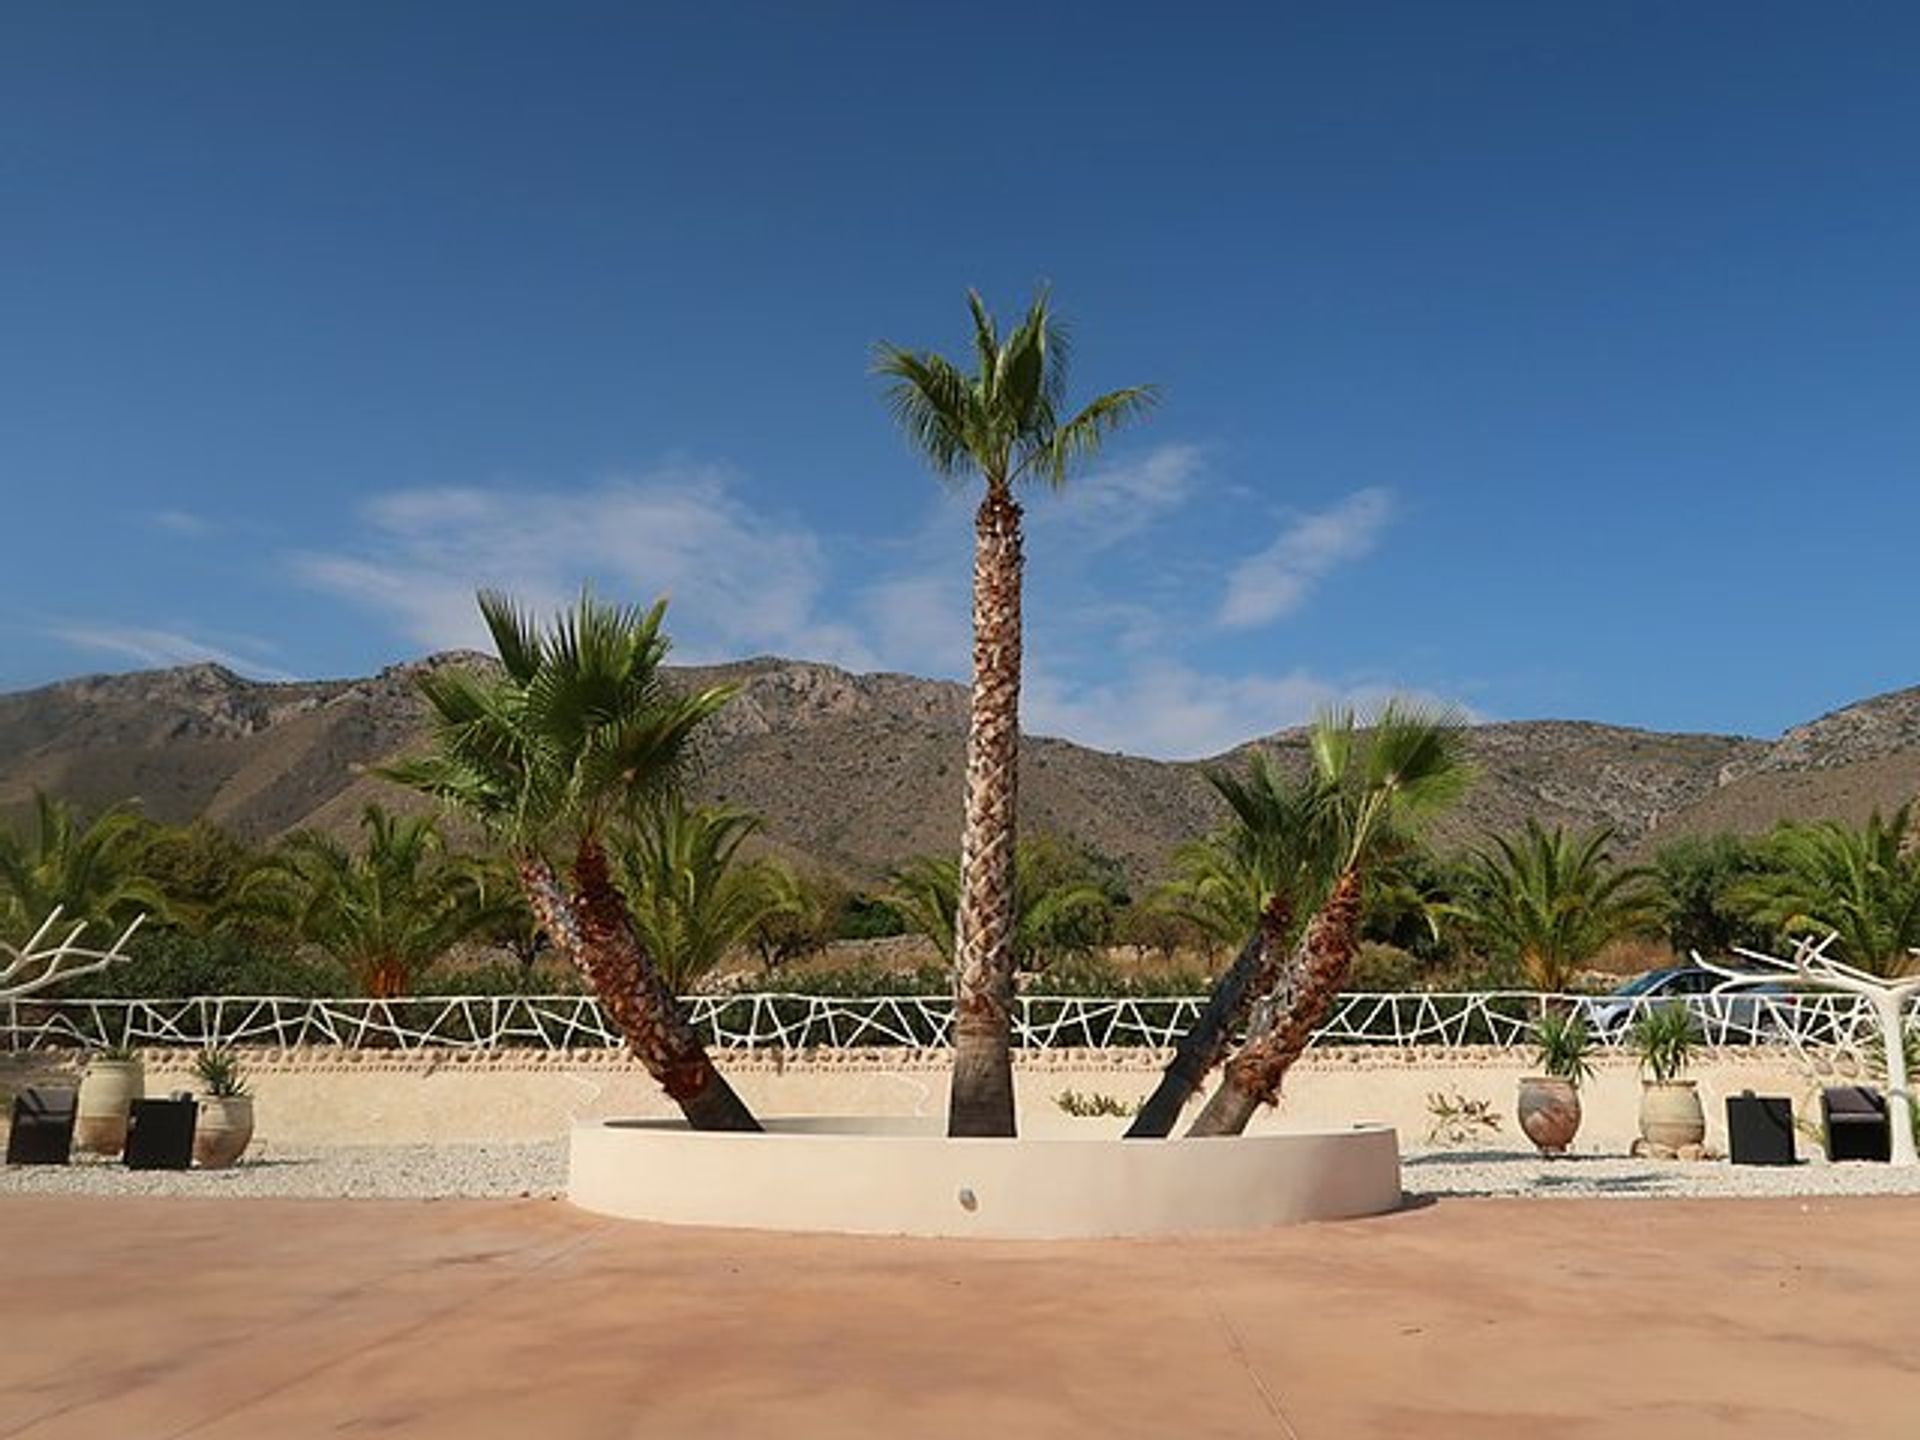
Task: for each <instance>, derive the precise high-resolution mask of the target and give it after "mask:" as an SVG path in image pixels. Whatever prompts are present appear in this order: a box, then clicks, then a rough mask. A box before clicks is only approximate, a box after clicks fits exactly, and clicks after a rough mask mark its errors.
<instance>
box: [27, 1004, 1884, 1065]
mask: <svg viewBox="0 0 1920 1440" xmlns="http://www.w3.org/2000/svg"><path fill="white" fill-rule="evenodd" d="M1202 1003H1203V1001H1202V998H1201V997H1199V996H1182V997H1166V998H1147V997H1133V996H1114V997H1099V996H1071V997H1068V996H1059V997H1055V996H1044V995H1025V996H1022V997H1020V999H1019V1000H1018V1002H1017V1008H1016V1010H1015V1014H1014V1041H1015V1044H1017V1045H1019V1046H1021V1047H1022V1048H1025V1049H1034V1050H1049V1049H1062V1048H1072V1047H1088V1048H1107V1047H1116V1046H1149V1047H1162V1046H1167V1045H1170V1044H1172V1043H1173V1042H1174V1041H1175V1040H1176V1039H1177V1038H1178V1037H1179V1036H1180V1034H1181V1033H1182V1032H1183V1031H1184V1030H1185V1029H1186V1027H1187V1026H1188V1025H1189V1024H1191V1023H1192V1021H1193V1018H1194V1016H1195V1015H1196V1014H1198V1013H1199V1009H1200V1006H1201V1004H1202ZM1663 1003H1670V1002H1664V1001H1657V1000H1656V1001H1647V1000H1644V999H1626V998H1620V997H1613V996H1555V995H1542V994H1537V993H1533V992H1528V991H1474V992H1466V993H1457V994H1429V993H1423V992H1417V991H1408V992H1396V993H1383V994H1358V993H1356V994H1349V995H1343V996H1341V997H1340V1000H1339V1003H1338V1004H1337V1006H1336V1007H1335V1009H1334V1011H1333V1013H1332V1014H1331V1015H1330V1016H1328V1018H1327V1023H1326V1024H1325V1025H1324V1026H1322V1027H1321V1028H1320V1029H1319V1030H1318V1031H1317V1032H1316V1033H1315V1035H1314V1043H1315V1044H1317V1045H1384V1046H1402V1047H1407V1046H1416V1045H1424V1046H1444V1047H1458V1046H1465V1045H1492V1046H1498V1047H1502V1048H1509V1049H1511V1048H1517V1047H1521V1046H1525V1045H1526V1044H1528V1043H1529V1039H1530V1034H1529V1032H1530V1030H1531V1028H1532V1026H1533V1023H1534V1022H1535V1021H1536V1020H1537V1019H1538V1018H1539V1016H1540V1015H1541V1014H1542V1013H1543V1012H1544V1011H1545V1010H1546V1009H1548V1008H1549V1007H1556V1006H1557V1007H1565V1008H1570V1009H1571V1010H1573V1011H1574V1012H1575V1013H1577V1014H1580V1015H1582V1016H1583V1017H1584V1018H1585V1019H1586V1020H1587V1021H1588V1023H1589V1025H1590V1027H1591V1028H1592V1030H1593V1031H1594V1033H1595V1037H1596V1039H1597V1040H1598V1041H1599V1042H1600V1043H1601V1044H1602V1045H1604V1046H1617V1045H1619V1044H1621V1043H1622V1042H1623V1041H1624V1040H1625V1038H1626V1034H1627V1031H1628V1029H1629V1028H1630V1027H1631V1025H1632V1024H1633V1022H1634V1021H1635V1020H1636V1019H1637V1018H1639V1016H1640V1015H1642V1014H1644V1013H1645V1011H1646V1010H1647V1009H1648V1008H1649V1007H1650V1006H1652V1005H1658V1004H1663ZM1684 1003H1686V1004H1687V1005H1688V1007H1689V1008H1690V1009H1692V1011H1693V1012H1694V1015H1695V1016H1696V1018H1697V1019H1698V1020H1699V1021H1700V1028H1701V1032H1702V1036H1703V1039H1704V1041H1705V1043H1706V1044H1707V1045H1708V1046H1709V1047H1710V1048H1715V1049H1718V1048H1722V1047H1726V1046H1746V1045H1756V1044H1760V1045H1783V1046H1787V1047H1791V1048H1796V1049H1837V1050H1851V1051H1858V1050H1860V1049H1861V1048H1862V1047H1864V1046H1866V1045H1869V1044H1870V1043H1872V1042H1871V1037H1873V1036H1874V1035H1875V1034H1876V1033H1877V1027H1876V1025H1875V1022H1874V1018H1873V1014H1872V1010H1871V1007H1870V1006H1868V1005H1867V1004H1866V1003H1865V1002H1864V1001H1863V1000H1861V999H1859V998H1857V997H1854V996H1850V995H1838V994H1806V995H1785V994H1782V995H1774V994H1745V995H1731V994H1728V995H1696V996H1689V997H1687V999H1686V1001H1685V1002H1684ZM686 1004H687V1007H688V1011H689V1013H690V1015H691V1017H692V1019H693V1023H694V1025H695V1026H696V1027H697V1028H698V1029H699V1030H700V1032H701V1034H702V1035H704V1036H705V1037H706V1039H707V1041H708V1043H709V1044H711V1045H714V1046H715V1047H717V1048H719V1049H724V1050H781V1051H793V1050H809V1049H818V1048H835V1049H851V1048H855V1047H888V1046H897V1047H907V1048H925V1047H931V1046H941V1045H945V1044H946V1043H947V1030H948V1026H949V1024H950V1023H951V1020H952V1008H953V1007H952V1002H951V1001H950V1000H949V999H948V998H947V997H945V996H925V995H876V996H868V997H863V998H859V999H848V998H842V997H836V996H821V995H791V994H743V995H697V996H693V997H691V998H690V999H688V1000H687V1002H686ZM619 1043H620V1037H619V1035H618V1034H617V1033H616V1032H615V1031H614V1030H613V1029H612V1027H610V1026H609V1025H608V1023H607V1021H606V1017H605V1016H604V1015H603V1014H602V1013H601V1009H600V1004H599V1002H598V1001H597V1000H595V999H593V998H592V997H591V996H586V995H449V996H432V997H425V998H420V999H409V1000H328V999H321V1000H309V999H296V998H288V997H284V996H280V997H276V996H232V995H218V996H201V997H198V998H194V999H188V1000H56V1001H44V1002H40V1001H32V1000H25V1001H15V1002H8V1003H6V1004H5V1005H4V1006H0V1048H6V1049H14V1050H39V1049H50V1048H58V1047H74V1046H79V1047H89V1048H97V1047H102V1046H106V1045H110V1044H129V1045H135V1046H155V1047H167V1046H181V1047H194V1048H197V1047H200V1046H206V1045H258V1046H268V1047H274V1048H279V1049H289V1048H293V1047H296V1046H314V1045H327V1046H352V1047H378V1048H383V1049H397V1050H427V1049H455V1050H492V1049H510V1048H531V1049H543V1050H570V1049H590V1048H594V1047H611V1046H617V1045H619Z"/></svg>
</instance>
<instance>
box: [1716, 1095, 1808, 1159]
mask: <svg viewBox="0 0 1920 1440" xmlns="http://www.w3.org/2000/svg"><path fill="white" fill-rule="evenodd" d="M1727 1159H1728V1160H1730V1161H1732V1162H1733V1163H1734V1164H1735V1165H1792V1164H1794V1163H1795V1161H1796V1159H1797V1157H1796V1156H1795V1154H1794V1149H1793V1101H1791V1100H1789V1099H1788V1098H1787V1097H1786V1096H1784V1095H1756V1094H1754V1093H1753V1091H1751V1090H1748V1091H1746V1092H1744V1093H1743V1094H1739V1095H1729V1096H1728V1097H1727Z"/></svg>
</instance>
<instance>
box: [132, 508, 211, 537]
mask: <svg viewBox="0 0 1920 1440" xmlns="http://www.w3.org/2000/svg"><path fill="white" fill-rule="evenodd" d="M147 523H148V524H150V525H152V527H153V528H154V529H156V530H164V531H165V532H166V533H167V534H169V535H179V536H183V537H185V538H186V539H189V540H198V539H199V538H200V537H201V536H203V535H211V534H212V533H213V522H212V521H211V520H209V519H208V518H207V517H206V516H204V515H196V514H195V513H194V512H193V511H191V510H155V511H153V512H152V513H151V514H150V515H148V516H147Z"/></svg>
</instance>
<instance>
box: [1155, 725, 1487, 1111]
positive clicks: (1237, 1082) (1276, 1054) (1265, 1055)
mask: <svg viewBox="0 0 1920 1440" xmlns="http://www.w3.org/2000/svg"><path fill="white" fill-rule="evenodd" d="M1464 736H1465V729H1464V726H1463V725H1462V723H1461V721H1460V717H1459V716H1457V715H1455V714H1454V713H1452V712H1451V711H1429V710H1422V709H1419V708H1416V707H1411V706H1406V705H1402V704H1399V703H1397V702H1390V703H1389V704H1388V705H1387V706H1386V707H1385V708H1384V709H1383V710H1382V711H1381V712H1380V714H1379V715H1378V716H1376V717H1375V718H1374V720H1373V721H1372V723H1371V724H1370V725H1368V726H1367V727H1366V728H1365V730H1364V731H1362V730H1361V729H1360V728H1359V727H1358V726H1357V724H1356V722H1355V719H1354V717H1353V715H1352V714H1351V712H1348V713H1345V714H1342V715H1339V716H1337V717H1335V718H1333V719H1331V720H1329V721H1324V722H1322V723H1320V724H1317V725H1315V726H1314V728H1313V731H1312V733H1311V743H1312V746H1313V750H1314V769H1315V771H1316V772H1317V773H1318V774H1319V775H1321V776H1323V777H1326V779H1325V782H1324V783H1326V784H1327V785H1328V788H1329V790H1330V792H1331V795H1332V800H1331V803H1330V805H1329V811H1330V814H1331V816H1332V818H1333V821H1334V831H1335V834H1336V835H1337V837H1338V842H1337V855H1338V859H1337V861H1336V864H1335V867H1334V880H1333V883H1332V886H1331V888H1330V889H1329V890H1328V891H1327V892H1326V896H1325V899H1324V900H1322V901H1321V903H1320V905H1319V908H1318V909H1317V910H1316V911H1315V912H1314V914H1313V918H1312V919H1311V920H1309V921H1308V922H1307V924H1306V927H1305V928H1304V929H1303V930H1302V931H1301V932H1300V933H1299V935H1298V936H1297V938H1296V939H1295V940H1294V943H1293V945H1292V947H1291V949H1290V950H1288V952H1287V954H1286V959H1285V962H1284V963H1283V964H1282V965H1280V967H1279V969H1278V975H1277V977H1276V979H1275V980H1274V982H1273V984H1272V985H1271V986H1269V987H1268V989H1267V990H1266V991H1265V993H1264V994H1262V995H1261V996H1260V997H1259V999H1258V1000H1257V1002H1256V1004H1255V1006H1254V1010H1253V1014H1252V1017H1251V1019H1250V1021H1249V1025H1248V1033H1247V1036H1246V1038H1245V1039H1244V1040H1243V1041H1242V1042H1241V1043H1240V1045H1239V1046H1238V1047H1237V1048H1236V1049H1235V1050H1234V1051H1233V1053H1232V1054H1231V1055H1230V1056H1228V1058H1227V1061H1226V1064H1225V1066H1224V1067H1223V1070H1222V1075H1221V1080H1220V1084H1219V1086H1218V1087H1217V1088H1216V1089H1215V1090H1214V1093H1213V1096H1212V1098H1211V1099H1209V1100H1208V1102H1207V1104H1206V1107H1205V1108H1204V1109H1203V1110H1202V1111H1201V1112H1200V1114H1199V1115H1198V1116H1197V1117H1196V1118H1195V1119H1194V1122H1193V1124H1192V1126H1191V1127H1190V1128H1189V1129H1188V1132H1187V1133H1188V1134H1190V1135H1238V1134H1239V1133H1240V1132H1241V1131H1243V1130H1245V1129H1246V1127H1247V1122H1248V1121H1249V1120H1251V1119H1252V1118H1253V1114H1254V1112H1255V1111H1256V1110H1257V1109H1259V1107H1260V1106H1261V1105H1263V1104H1272V1103H1273V1102H1274V1100H1275V1099H1277V1098H1278V1096H1279V1094H1280V1086H1281V1082H1282V1081H1283V1080H1284V1079H1285V1078H1286V1074H1287V1071H1288V1070H1289V1069H1291V1068H1292V1066H1293V1063H1294V1061H1296V1060H1297V1059H1299V1058H1300V1056H1301V1055H1302V1054H1303V1053H1304V1052H1305V1050H1306V1048H1307V1042H1308V1041H1309V1040H1310V1039H1311V1038H1312V1036H1313V1032H1314V1030H1315V1029H1317V1028H1318V1027H1319V1026H1320V1024H1321V1022H1322V1021H1324V1020H1325V1019H1326V1016H1327V1012H1328V1011H1329V1010H1330V1009H1332V1007H1333V1001H1334V998H1335V997H1336V996H1337V995H1338V994H1339V993H1340V986H1341V985H1342V983H1343V982H1344V981H1345V980H1346V977H1347V971H1348V970H1349V969H1350V968H1351V967H1352V965H1353V958H1354V956H1355V954H1356V953H1358V951H1359V948H1360V918H1361V905H1362V901H1363V899H1364V893H1363V887H1364V883H1365V879H1366V875H1367V872H1368V870H1369V869H1370V868H1372V867H1374V866H1375V865H1377V864H1380V863H1383V862H1385V861H1388V860H1390V859H1392V858H1393V857H1394V856H1395V855H1396V854H1397V853H1400V852H1401V851H1402V850H1403V849H1404V847H1405V845H1406V844H1407V843H1408V839H1409V837H1410V836H1411V835H1412V834H1414V833H1415V832H1416V831H1417V830H1418V829H1419V827H1420V826H1422V825H1423V824H1425V823H1426V822H1427V821H1428V820H1430V819H1431V818H1432V817H1433V816H1434V815H1436V814H1438V813H1439V812H1440V811H1441V810H1443V809H1445V808H1446V807H1447V806H1448V805H1450V804H1452V803H1453V802H1454V801H1455V800H1456V799H1458V798H1459V796H1460V794H1461V793H1462V791H1463V790H1465V788H1466V786H1467V785H1468V784H1469V783H1470V781H1471V778H1472V772H1471V771H1470V769H1469V768H1468V765H1467V762H1466V758H1465V748H1464V747H1465V741H1464Z"/></svg>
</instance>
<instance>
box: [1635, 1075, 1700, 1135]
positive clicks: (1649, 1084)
mask: <svg viewBox="0 0 1920 1440" xmlns="http://www.w3.org/2000/svg"><path fill="white" fill-rule="evenodd" d="M1640 1134H1641V1137H1642V1138H1643V1139H1645V1140H1646V1142H1647V1143H1648V1144H1649V1145H1664V1146H1666V1147H1667V1148H1668V1149H1669V1150H1678V1149H1680V1148H1681V1147H1682V1146H1685V1145H1699V1144H1703V1143H1704V1142H1705V1141H1706V1138H1707V1112H1706V1111H1705V1110H1704V1109H1703V1108H1701V1105H1700V1092H1699V1090H1698V1089H1697V1088H1696V1087H1695V1085H1694V1082H1693V1081H1691V1080H1666V1081H1660V1080H1647V1081H1643V1082H1642V1084H1641V1086H1640Z"/></svg>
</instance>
